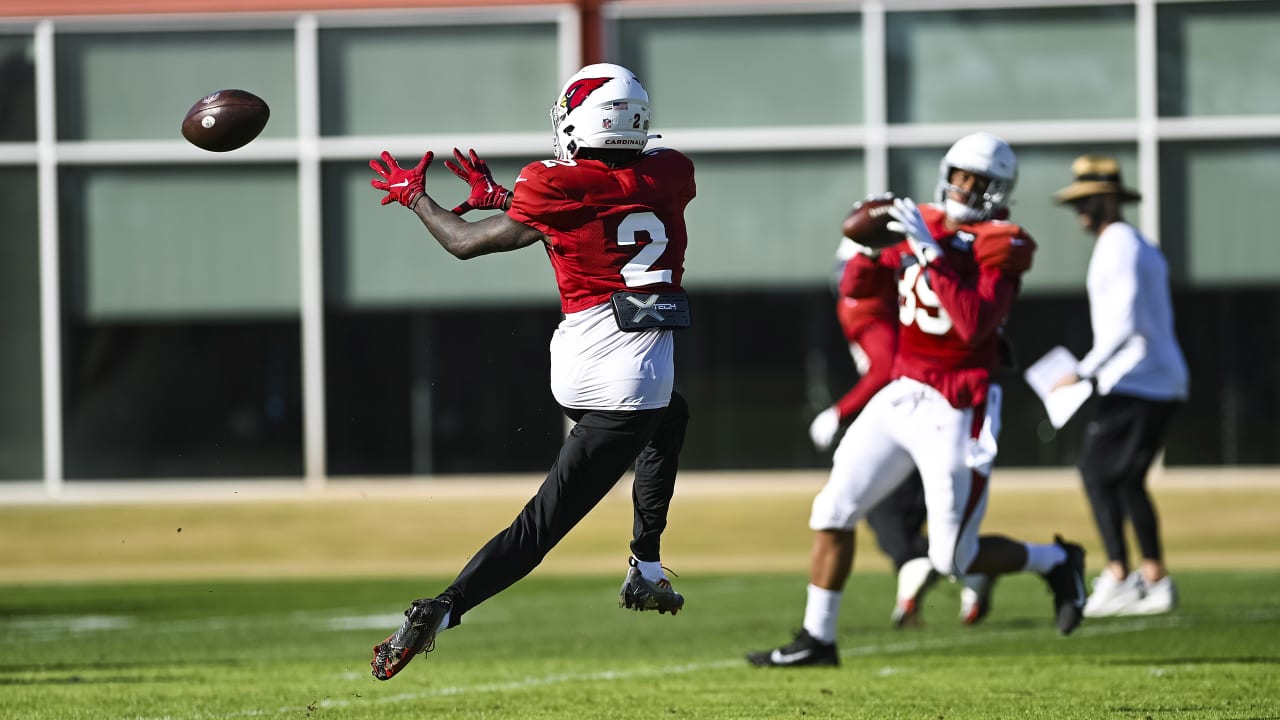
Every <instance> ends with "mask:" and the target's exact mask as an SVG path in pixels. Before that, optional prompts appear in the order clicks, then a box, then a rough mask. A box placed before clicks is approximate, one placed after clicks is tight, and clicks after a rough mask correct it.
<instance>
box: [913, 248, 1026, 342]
mask: <svg viewBox="0 0 1280 720" xmlns="http://www.w3.org/2000/svg"><path fill="white" fill-rule="evenodd" d="M928 272H929V285H930V286H931V287H932V288H933V291H934V292H935V293H936V294H937V295H938V302H939V303H940V304H941V305H942V309H944V310H946V311H947V315H949V316H951V323H952V325H953V326H954V327H955V330H956V333H958V334H959V335H960V338H961V339H962V340H964V341H965V342H967V343H969V344H970V345H976V344H978V343H979V342H981V341H982V340H983V339H985V338H986V337H988V336H990V335H991V334H992V333H994V332H995V331H996V328H998V327H1000V324H1001V323H1003V322H1004V319H1005V318H1006V317H1008V315H1009V311H1010V310H1011V309H1012V308H1013V300H1014V298H1016V297H1017V296H1018V289H1019V287H1020V285H1021V278H1020V276H1017V275H1010V274H1008V273H1005V272H1003V271H1001V270H1000V269H998V268H994V267H989V266H982V267H980V268H979V271H978V281H977V283H976V285H972V286H970V285H966V284H964V283H963V282H962V281H961V280H960V278H959V277H958V276H957V275H956V274H955V272H954V271H952V270H951V269H950V268H948V267H946V266H945V265H934V266H931V267H930V268H929V270H928Z"/></svg>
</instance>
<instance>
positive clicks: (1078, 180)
mask: <svg viewBox="0 0 1280 720" xmlns="http://www.w3.org/2000/svg"><path fill="white" fill-rule="evenodd" d="M1071 176H1072V180H1071V184H1070V185H1068V186H1066V187H1064V188H1062V189H1061V190H1059V191H1058V192H1056V193H1054V194H1053V199H1054V200H1055V201H1057V202H1058V203H1061V204H1065V203H1069V202H1075V201H1076V200H1079V199H1080V198H1086V197H1089V196H1090V195H1105V194H1108V193H1115V194H1117V195H1119V196H1120V200H1121V201H1122V202H1135V201H1138V200H1141V199H1142V194H1141V193H1139V192H1138V191H1137V190H1130V189H1129V188H1127V187H1125V186H1124V184H1123V183H1121V182H1120V163H1118V162H1116V159H1115V158H1112V157H1106V156H1104V155H1081V156H1080V157H1078V158H1076V159H1075V160H1074V161H1073V162H1072V163H1071Z"/></svg>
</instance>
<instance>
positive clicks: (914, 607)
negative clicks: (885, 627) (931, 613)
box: [892, 557, 938, 628]
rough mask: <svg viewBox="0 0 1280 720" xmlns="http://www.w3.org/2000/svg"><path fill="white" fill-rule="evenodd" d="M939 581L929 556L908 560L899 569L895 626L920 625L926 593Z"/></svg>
mask: <svg viewBox="0 0 1280 720" xmlns="http://www.w3.org/2000/svg"><path fill="white" fill-rule="evenodd" d="M937 581H938V571H936V570H934V569H933V563H931V562H929V558H927V557H918V558H913V559H911V560H908V561H906V562H905V563H903V564H902V567H901V568H899V570H898V600H897V602H896V603H894V606H893V615H892V618H893V626H894V627H896V628H902V627H907V626H919V625H920V624H921V621H920V610H921V609H922V607H923V603H924V594H925V591H927V590H928V589H929V588H931V587H933V584H934V583H935V582H937Z"/></svg>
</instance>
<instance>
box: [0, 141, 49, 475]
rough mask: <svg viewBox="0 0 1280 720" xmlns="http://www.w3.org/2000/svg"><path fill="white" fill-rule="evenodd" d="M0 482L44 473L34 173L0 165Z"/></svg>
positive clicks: (37, 238)
mask: <svg viewBox="0 0 1280 720" xmlns="http://www.w3.org/2000/svg"><path fill="white" fill-rule="evenodd" d="M0 217H2V218H4V231H3V232H0V347H2V348H4V351H3V352H0V398H4V401H3V402H0V480H14V479H16V480H33V479H35V478H38V477H40V476H41V475H42V474H43V472H44V471H43V470H42V468H43V466H44V462H43V457H44V452H43V449H42V445H41V443H42V442H43V440H42V434H41V431H40V428H41V420H40V418H41V417H43V414H44V413H43V410H42V405H41V394H40V382H41V370H40V233H39V228H38V221H37V218H36V172H35V169H34V168H31V167H0Z"/></svg>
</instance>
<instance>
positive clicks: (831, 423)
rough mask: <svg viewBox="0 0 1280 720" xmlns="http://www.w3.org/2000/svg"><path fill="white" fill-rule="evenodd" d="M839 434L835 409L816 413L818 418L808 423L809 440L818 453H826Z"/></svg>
mask: <svg viewBox="0 0 1280 720" xmlns="http://www.w3.org/2000/svg"><path fill="white" fill-rule="evenodd" d="M838 432H840V415H839V414H837V413H836V409H835V408H833V407H832V408H827V409H826V410H823V411H822V412H820V413H818V417H816V418H814V419H813V422H811V423H809V439H810V440H813V446H814V447H816V448H817V449H818V452H826V451H827V450H828V449H829V448H830V447H831V443H833V442H835V439H836V433H838Z"/></svg>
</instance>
